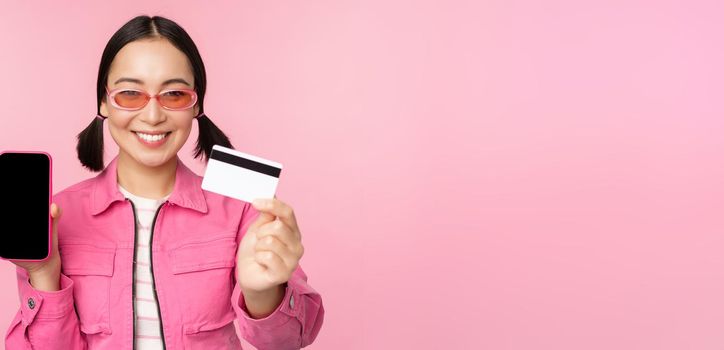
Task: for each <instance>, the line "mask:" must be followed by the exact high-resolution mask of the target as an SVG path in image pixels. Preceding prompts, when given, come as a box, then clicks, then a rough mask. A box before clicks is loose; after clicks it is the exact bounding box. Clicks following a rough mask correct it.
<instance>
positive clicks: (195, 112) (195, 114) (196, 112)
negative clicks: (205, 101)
mask: <svg viewBox="0 0 724 350" xmlns="http://www.w3.org/2000/svg"><path fill="white" fill-rule="evenodd" d="M197 115H199V104H198V103H197V104H196V105H195V106H194V117H195V116H197Z"/></svg>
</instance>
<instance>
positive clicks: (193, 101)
mask: <svg viewBox="0 0 724 350" xmlns="http://www.w3.org/2000/svg"><path fill="white" fill-rule="evenodd" d="M121 91H136V92H140V93H142V94H143V95H145V96H146V103H144V104H143V106H140V107H138V108H128V107H123V106H120V105H119V104H118V103H116V99H115V96H116V94H118V93H119V92H121ZM169 91H184V92H188V93H190V94H191V104H190V105H189V106H188V107H183V108H169V107H166V106H164V105H163V103H161V100H160V99H159V97H161V95H162V94H164V93H166V92H169ZM106 96H107V97H108V100H109V101H110V102H111V105H113V107H115V108H118V109H121V110H124V111H137V110H140V109H143V108H144V107H146V105H148V102H150V101H151V99H152V98H155V99H156V102H158V105H159V106H161V107H162V108H163V109H166V110H169V111H185V110H187V109H189V108H192V107H193V106H195V105H196V102H198V94H196V90H194V89H166V90H163V91H160V92H159V93H158V94H155V95H151V94H149V93H148V92H146V91H144V90H140V89H133V88H116V89H113V90H110V91H109V90H108V87H107V86H106Z"/></svg>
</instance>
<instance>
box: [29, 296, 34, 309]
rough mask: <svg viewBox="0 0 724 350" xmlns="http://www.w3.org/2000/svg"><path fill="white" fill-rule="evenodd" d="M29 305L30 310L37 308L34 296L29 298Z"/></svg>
mask: <svg viewBox="0 0 724 350" xmlns="http://www.w3.org/2000/svg"><path fill="white" fill-rule="evenodd" d="M28 307H29V308H30V310H32V309H35V300H33V298H28Z"/></svg>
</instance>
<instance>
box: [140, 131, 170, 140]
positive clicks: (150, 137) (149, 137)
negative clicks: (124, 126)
mask: <svg viewBox="0 0 724 350" xmlns="http://www.w3.org/2000/svg"><path fill="white" fill-rule="evenodd" d="M136 135H138V137H140V138H142V139H143V140H145V141H148V142H156V141H159V140H161V139H162V138H164V137H166V134H161V135H148V134H142V133H140V132H136Z"/></svg>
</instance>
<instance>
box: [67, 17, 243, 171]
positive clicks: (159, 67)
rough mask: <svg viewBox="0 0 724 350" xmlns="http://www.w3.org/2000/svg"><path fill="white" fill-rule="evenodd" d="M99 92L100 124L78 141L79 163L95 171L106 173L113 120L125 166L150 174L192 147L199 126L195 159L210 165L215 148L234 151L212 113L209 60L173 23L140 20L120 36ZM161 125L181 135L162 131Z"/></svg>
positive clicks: (102, 71) (106, 55) (107, 57)
mask: <svg viewBox="0 0 724 350" xmlns="http://www.w3.org/2000/svg"><path fill="white" fill-rule="evenodd" d="M96 89H97V102H98V112H97V116H98V117H97V118H94V119H93V121H92V122H91V123H90V124H89V125H88V127H86V128H85V130H83V131H82V132H81V133H80V134H78V146H77V151H78V159H79V160H80V162H81V164H82V165H83V166H85V167H87V168H88V169H90V170H92V171H101V170H103V123H102V122H103V120H105V119H107V118H108V119H109V121H110V123H109V130H110V132H111V135H112V137H113V138H114V140H115V141H116V142H117V143H118V144H119V147H120V150H121V153H119V158H120V159H122V161H123V162H127V161H128V160H130V159H133V160H134V161H135V162H139V163H144V164H146V165H147V166H158V165H160V164H163V163H166V162H168V161H169V158H170V156H171V155H175V154H176V152H177V151H178V149H179V148H180V147H181V146H182V145H183V144H184V143H185V142H186V139H187V138H188V136H189V132H190V128H191V122H192V121H193V119H197V120H198V122H199V138H198V140H197V142H196V148H195V153H194V157H195V158H198V157H202V159H203V158H204V157H206V159H208V156H209V155H210V154H211V148H212V147H213V145H214V144H218V145H223V146H226V147H230V148H233V147H232V146H231V142H230V141H229V139H228V137H227V136H226V135H225V134H224V133H223V132H222V131H221V130H219V128H217V127H216V125H214V124H213V123H212V122H211V120H209V118H208V116H207V115H206V114H205V113H204V108H203V107H204V94H205V92H206V69H205V67H204V63H203V60H202V59H201V55H200V54H199V52H198V49H197V48H196V45H195V44H194V42H193V40H191V38H190V37H189V36H188V34H187V33H186V32H185V31H184V30H183V28H181V27H180V26H178V25H177V24H176V23H175V22H173V21H171V20H168V19H166V18H163V17H160V16H156V17H154V18H150V17H148V16H139V17H136V18H134V19H133V20H131V21H129V22H128V23H126V24H125V25H124V26H123V27H122V28H121V29H119V30H118V31H117V32H116V33H115V34H114V35H113V36H112V37H111V39H110V40H109V42H108V44H107V45H106V48H105V50H104V51H103V56H102V57H101V62H100V67H99V69H98V82H97V85H96ZM154 93H155V94H156V95H152V94H154ZM152 98H155V100H156V101H151V99H152ZM174 100H175V101H176V102H174ZM179 101H185V102H188V103H187V104H186V103H180V102H179ZM108 102H110V103H108ZM154 102H155V103H154ZM149 103H151V105H150V106H146V105H147V104H149ZM159 107H161V108H159ZM159 124H164V125H165V126H164V127H167V126H168V127H169V128H172V127H173V128H174V129H175V130H171V129H169V130H158V128H157V126H158V125H159ZM131 128H138V130H135V129H131ZM134 131H138V132H141V133H143V134H145V136H146V137H144V135H140V136H139V135H138V134H135V135H134V134H133V133H134ZM174 131H175V134H174ZM124 133H125V135H124ZM159 133H163V134H164V135H166V136H171V140H165V138H166V137H164V138H158V136H156V139H155V141H156V142H154V137H153V135H158V134H159ZM148 136H151V137H148ZM160 140H165V141H164V142H163V143H160V142H158V141H160ZM131 141H133V142H131ZM144 141H146V142H144ZM169 141H170V142H169ZM141 146H144V147H141ZM160 146H163V147H160ZM149 150H153V152H148V151H149Z"/></svg>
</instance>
